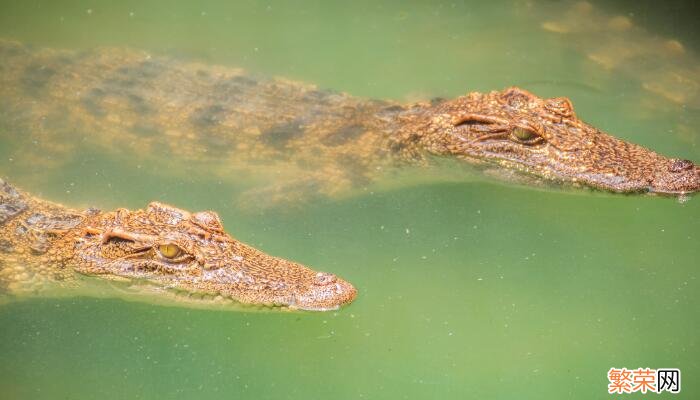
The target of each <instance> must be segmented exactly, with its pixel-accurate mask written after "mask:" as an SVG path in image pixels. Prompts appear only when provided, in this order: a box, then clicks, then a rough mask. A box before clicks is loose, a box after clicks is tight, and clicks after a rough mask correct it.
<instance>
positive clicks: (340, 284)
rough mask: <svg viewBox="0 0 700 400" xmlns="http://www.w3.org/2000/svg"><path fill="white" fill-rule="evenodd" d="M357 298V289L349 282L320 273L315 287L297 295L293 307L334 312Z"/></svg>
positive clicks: (316, 278)
mask: <svg viewBox="0 0 700 400" xmlns="http://www.w3.org/2000/svg"><path fill="white" fill-rule="evenodd" d="M355 296H357V289H355V287H354V286H352V285H351V284H350V283H349V282H347V281H345V280H343V279H340V278H338V277H337V276H335V275H333V274H329V273H326V272H319V273H317V274H316V277H315V278H314V283H313V285H311V286H310V287H308V288H306V289H305V290H304V291H303V292H302V293H299V294H296V295H295V298H294V300H295V301H294V304H293V305H291V306H292V307H294V308H298V309H301V310H312V311H325V310H333V309H337V308H339V307H340V306H342V305H345V304H347V303H350V302H351V301H353V300H354V299H355Z"/></svg>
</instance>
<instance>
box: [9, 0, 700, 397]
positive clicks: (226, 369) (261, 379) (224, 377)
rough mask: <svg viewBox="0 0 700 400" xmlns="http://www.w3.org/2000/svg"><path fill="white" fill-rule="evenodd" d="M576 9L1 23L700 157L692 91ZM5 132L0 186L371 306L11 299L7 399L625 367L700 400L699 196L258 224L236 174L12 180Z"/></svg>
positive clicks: (453, 198) (491, 200) (559, 201)
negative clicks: (584, 125)
mask: <svg viewBox="0 0 700 400" xmlns="http://www.w3.org/2000/svg"><path fill="white" fill-rule="evenodd" d="M567 7H573V6H567ZM567 7H563V6H556V7H555V6H554V5H551V4H550V3H548V2H545V3H542V4H540V3H534V4H530V3H527V2H496V3H494V4H482V3H481V2H475V3H474V4H461V3H460V4H452V3H450V2H444V3H435V2H431V3H430V4H422V3H416V4H403V3H399V2H397V3H391V2H374V1H372V2H369V1H367V2H352V3H336V4H330V3H327V2H304V3H300V4H287V3H285V2H265V3H257V2H240V3H236V4H229V2H208V3H204V4H202V5H192V4H189V3H188V2H177V3H173V2H151V3H149V4H147V5H144V4H141V2H130V1H127V2H121V3H120V4H111V3H110V2H103V1H90V2H83V1H73V2H62V3H61V4H58V2H41V1H40V2H33V3H31V4H30V3H25V4H21V5H20V4H12V5H9V4H4V5H3V6H2V9H3V10H2V13H0V36H2V37H8V38H14V39H17V40H21V41H23V42H25V43H29V44H33V45H36V46H48V47H59V48H72V49H82V48H92V47H95V46H128V47H132V48H139V49H146V50H149V51H152V52H155V53H158V54H167V55H171V56H172V57H179V58H183V59H196V60H199V61H203V62H207V63H217V64H224V65H231V66H241V67H245V68H247V69H249V70H252V71H256V72H258V73H261V74H266V75H280V76H286V77H291V78H294V79H299V80H304V81H308V82H314V83H317V84H318V85H319V86H321V87H327V88H333V89H338V90H343V91H347V92H350V93H352V94H355V95H358V96H367V97H379V98H392V99H398V100H406V99H417V98H426V97H432V96H449V97H452V96H456V95H460V94H463V93H465V92H467V91H470V90H493V89H501V88H504V87H507V86H510V85H518V86H522V87H524V88H526V89H529V90H532V91H534V92H535V93H537V94H539V95H541V96H562V95H564V96H568V97H570V98H571V99H572V100H573V102H574V105H575V107H576V111H577V113H578V115H579V116H580V117H582V118H583V119H585V120H586V121H588V122H590V123H592V124H594V125H595V126H597V127H599V128H601V129H603V130H605V131H608V132H610V133H612V134H614V135H616V136H619V137H622V138H625V139H627V140H630V141H633V142H636V143H639V144H642V145H645V146H648V147H651V148H654V149H655V150H658V151H659V152H661V153H664V154H667V155H673V156H676V157H679V158H688V159H691V160H695V161H700V147H698V141H699V140H700V136H699V135H698V134H697V133H696V132H697V131H696V130H695V128H694V127H696V126H697V122H699V121H700V114H699V112H698V107H696V105H695V103H694V102H693V101H694V100H693V99H695V97H693V93H689V92H687V91H681V94H682V95H683V96H684V97H683V99H684V100H683V101H680V102H679V101H677V99H678V96H675V97H674V96H672V95H664V93H678V90H680V89H677V88H675V89H674V86H672V85H671V86H662V87H663V88H664V90H663V91H659V90H650V89H649V86H648V85H647V87H646V88H645V85H644V83H645V82H646V83H648V82H651V81H654V80H653V79H651V78H649V77H650V76H653V73H654V71H657V70H658V65H656V64H654V65H649V66H648V67H645V65H644V63H643V62H642V63H639V62H637V63H632V64H630V63H629V62H628V63H621V64H619V65H616V66H614V67H612V68H611V67H609V66H605V65H603V64H601V63H600V62H597V61H595V60H592V59H591V57H590V55H591V54H599V53H600V52H601V51H602V50H604V49H605V48H604V46H603V47H601V46H602V45H603V44H604V43H602V44H601V41H600V40H599V39H596V40H592V39H590V37H591V35H592V34H591V35H588V36H587V35H586V32H583V33H580V32H579V33H576V32H573V33H570V34H569V35H570V36H561V35H562V34H561V33H557V32H553V31H552V30H547V29H543V26H542V24H543V23H545V22H547V21H552V20H555V21H563V20H564V18H563V17H561V15H563V13H565V12H566V10H567V9H570V8H567ZM594 7H598V6H595V5H594ZM652 11H653V10H652ZM652 11H650V12H652ZM596 12H600V13H601V14H602V15H608V16H609V17H610V18H612V17H615V16H616V15H618V14H620V15H627V13H626V12H625V9H624V8H623V9H615V8H612V7H609V8H606V9H600V8H599V7H598V8H596ZM638 19H644V18H639V17H638ZM631 21H632V23H633V24H637V22H636V20H635V19H634V18H631ZM634 26H635V27H638V28H639V29H640V30H641V31H634V32H635V37H636V38H638V39H639V41H638V42H639V43H637V45H639V46H642V48H643V49H644V48H647V49H648V51H649V52H652V53H653V52H654V51H658V48H657V47H655V46H657V45H658V42H655V41H653V40H651V38H653V37H655V34H654V32H651V31H649V29H651V27H646V26H641V25H634ZM598 35H600V33H598ZM625 35H626V34H625V33H624V32H623V33H619V34H618V36H619V37H623V38H625V37H626V36H625ZM644 35H646V36H644ZM599 37H600V36H595V38H599ZM667 39H669V40H671V39H677V38H673V37H668V38H667ZM678 40H681V39H678ZM685 40H686V42H684V46H683V49H684V52H683V53H682V55H680V56H678V58H675V59H673V58H669V59H668V60H666V62H667V64H664V68H665V71H676V74H677V75H681V76H686V75H684V74H685V73H686V72H683V71H687V70H688V69H689V68H694V67H696V66H697V57H696V55H695V53H694V50H693V48H695V47H697V45H698V43H692V42H690V43H689V42H687V40H688V39H687V38H686V39H685ZM642 54H645V53H644V52H642ZM638 57H639V58H637V59H636V60H642V61H644V60H647V59H650V56H648V55H647V56H644V55H642V56H638ZM650 79H651V80H650ZM654 82H656V81H654ZM686 86H688V85H686ZM655 87H658V85H657V86H655ZM688 87H690V86H688ZM682 90H686V89H682ZM674 99H675V100H674ZM0 127H1V128H2V130H1V131H0V171H1V173H2V175H3V176H4V177H5V178H7V179H8V180H10V181H11V182H13V183H15V184H16V185H18V186H20V187H22V188H24V189H25V190H27V191H30V192H32V193H34V194H37V195H41V196H42V197H44V198H47V199H51V200H54V201H59V202H62V203H65V204H69V205H72V206H76V207H78V206H86V205H97V206H100V207H102V208H105V209H109V208H113V207H118V206H123V207H129V208H140V207H143V206H145V205H146V204H147V203H148V202H149V201H151V200H159V201H163V202H168V203H172V204H176V205H178V206H180V207H182V208H187V209H190V210H202V209H213V210H216V211H218V212H219V214H220V215H221V217H222V219H223V221H224V224H225V226H226V228H227V230H228V231H229V232H231V233H232V234H233V235H234V236H235V237H237V238H239V239H241V240H243V241H245V242H247V243H249V244H251V245H254V246H256V247H258V248H260V249H262V250H264V251H266V252H268V253H271V254H274V255H277V256H282V257H285V258H289V259H293V260H296V261H299V262H302V263H305V264H307V265H311V266H313V267H315V268H317V269H322V270H326V271H333V272H334V273H337V274H338V275H340V276H342V277H344V278H347V279H348V280H350V281H351V282H353V283H354V284H355V285H356V287H357V288H358V290H359V296H358V298H357V300H356V301H355V302H354V303H353V304H352V305H350V306H349V307H347V308H344V309H342V310H340V311H338V312H329V313H284V312H277V313H270V312H262V313H261V312H219V311H206V310H190V309H185V308H176V307H162V306H153V305H150V304H145V303H139V302H126V301H122V300H116V299H93V298H85V297H78V298H68V299H59V300H55V299H34V300H27V301H22V302H14V303H10V304H5V305H3V306H2V307H0V326H1V327H2V328H0V354H2V361H0V393H2V395H1V396H0V397H3V398H13V399H41V398H47V399H54V398H57V397H59V398H63V397H65V398H96V397H99V398H105V399H107V398H115V399H121V398H148V399H151V398H192V397H195V396H196V397H197V398H223V397H227V398H250V399H263V398H275V399H278V398H288V399H297V398H299V399H301V398H330V397H333V398H337V399H345V398H355V399H357V398H379V399H384V398H386V399H393V398H397V399H399V398H504V399H505V398H523V397H524V398H577V399H579V398H580V399H590V398H603V397H606V396H608V395H607V383H608V382H607V378H606V372H607V370H608V369H609V368H611V367H627V368H637V367H651V368H660V367H676V368H680V369H681V370H682V374H683V387H682V390H683V391H682V393H681V395H680V396H678V397H679V398H695V397H697V396H698V395H700V392H699V391H698V389H697V385H696V382H697V379H696V377H697V376H698V375H699V374H700V363H699V362H698V360H700V349H698V345H699V343H698V334H697V332H698V329H699V328H700V315H699V314H698V309H700V295H699V293H700V290H698V289H699V288H698V285H700V282H699V280H698V272H697V271H698V269H697V267H698V259H700V250H699V247H698V245H697V243H698V240H699V239H700V203H698V199H696V198H693V199H691V200H690V201H688V202H686V203H684V204H680V203H679V202H677V201H676V200H674V199H666V198H652V197H637V196H616V195H609V194H602V193H591V192H577V193H570V192H567V191H555V190H532V189H527V188H522V187H513V186H509V185H503V184H501V183H493V182H488V181H481V180H477V181H473V180H472V181H469V182H464V183H440V182H435V183H432V184H422V185H417V186H412V187H405V188H398V189H392V190H377V191H373V192H366V193H360V194H358V195H357V196H355V197H351V198H347V199H342V200H330V199H329V200H319V201H317V202H315V203H313V204H306V205H304V206H303V207H298V208H295V209H293V210H286V209H268V210H261V211H257V212H250V211H249V210H243V209H241V207H239V204H238V203H237V202H236V201H235V199H236V198H237V196H238V194H239V192H240V190H241V188H240V187H237V186H236V180H235V179H231V180H229V181H222V180H220V179H212V180H206V179H200V178H197V179H193V178H191V177H188V176H182V175H180V176H177V175H172V174H170V175H169V174H168V173H167V171H163V169H164V167H163V164H161V163H158V164H151V163H149V162H147V161H144V160H131V162H124V160H122V159H118V158H115V157H113V156H112V155H110V154H104V153H95V152H82V153H80V154H78V155H77V156H75V157H74V158H73V159H71V160H70V162H68V163H65V164H61V166H60V167H59V168H52V167H50V166H45V165H43V164H35V165H28V164H26V163H21V162H18V161H21V158H22V154H21V153H18V152H17V151H16V149H15V148H14V147H13V144H14V142H13V136H12V134H13V132H12V131H11V129H12V125H11V124H7V123H0ZM53 156H55V157H58V156H59V155H58V154H55V155H54V154H50V153H49V154H46V157H47V159H50V158H51V157H53ZM169 162H170V163H172V164H173V165H174V166H177V165H178V160H170V161H169ZM46 165H51V164H50V163H47V164H46Z"/></svg>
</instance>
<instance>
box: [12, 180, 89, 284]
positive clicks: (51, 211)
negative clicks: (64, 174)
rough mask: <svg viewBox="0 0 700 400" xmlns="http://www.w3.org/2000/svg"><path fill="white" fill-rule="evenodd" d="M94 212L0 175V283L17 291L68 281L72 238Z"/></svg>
mask: <svg viewBox="0 0 700 400" xmlns="http://www.w3.org/2000/svg"><path fill="white" fill-rule="evenodd" d="M95 213H96V211H93V210H90V211H87V212H77V211H74V210H71V209H69V208H66V207H63V206H61V205H59V204H55V203H51V202H48V201H43V200H40V199H37V198H34V197H31V196H28V195H26V194H24V193H22V192H21V191H19V190H17V189H15V188H14V187H12V186H10V185H9V184H8V183H7V182H4V181H2V180H1V179H0V238H2V239H0V267H1V268H0V288H2V289H4V291H6V292H9V293H13V294H21V293H31V292H38V291H42V290H44V289H46V286H49V285H51V284H52V283H55V282H61V283H65V284H68V285H70V284H71V282H73V281H74V279H75V273H74V271H73V269H72V268H71V266H70V265H71V259H72V257H73V246H72V244H71V240H72V238H73V237H74V236H75V234H76V232H79V231H80V230H81V228H82V226H83V223H84V221H85V219H86V217H87V216H88V215H89V214H95Z"/></svg>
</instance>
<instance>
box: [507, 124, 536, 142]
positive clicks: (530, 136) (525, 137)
mask: <svg viewBox="0 0 700 400" xmlns="http://www.w3.org/2000/svg"><path fill="white" fill-rule="evenodd" d="M511 136H512V137H513V139H514V140H515V141H516V142H519V143H523V144H537V143H540V142H542V141H543V140H544V138H542V136H540V135H538V134H537V133H535V132H533V131H531V130H529V129H525V128H521V127H515V128H513V130H512V131H511Z"/></svg>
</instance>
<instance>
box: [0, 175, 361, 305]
mask: <svg viewBox="0 0 700 400" xmlns="http://www.w3.org/2000/svg"><path fill="white" fill-rule="evenodd" d="M86 277H92V278H96V279H99V280H109V281H116V282H119V283H126V284H129V285H130V290H132V291H134V288H136V289H139V288H143V290H144V292H147V293H149V294H153V295H155V296H160V297H162V298H163V299H168V300H177V301H179V303H180V304H182V303H184V304H185V305H189V304H191V305H195V306H197V305H202V304H204V303H207V304H209V303H211V304H226V303H233V302H235V304H249V305H256V306H266V307H274V308H286V309H298V310H317V311H324V310H333V309H337V308H339V307H340V306H342V305H344V304H347V303H349V302H351V301H352V300H353V299H354V298H355V295H356V293H357V292H356V290H355V288H354V287H353V286H352V285H351V284H350V283H348V282H346V281H345V280H343V279H341V278H339V277H337V276H335V275H333V274H329V273H325V272H316V271H314V270H312V269H310V268H308V267H306V266H304V265H301V264H298V263H295V262H292V261H287V260H284V259H281V258H276V257H272V256H270V255H267V254H265V253H263V252H262V251H259V250H257V249H255V248H253V247H251V246H248V245H246V244H244V243H241V242H240V241H238V240H236V239H234V238H233V237H231V236H230V235H228V234H227V233H226V232H225V231H224V228H223V225H222V223H221V220H220V219H219V216H218V215H217V214H216V213H214V212H212V211H201V212H196V213H190V212H187V211H185V210H181V209H178V208H176V207H173V206H169V205H167V204H163V203H159V202H152V203H150V204H149V205H148V206H147V207H146V208H145V209H143V210H134V211H130V210H127V209H124V208H120V209H117V210H115V211H110V212H102V211H100V210H98V209H95V208H89V209H87V210H83V211H77V210H73V209H70V208H67V207H65V206H63V205H60V204H55V203H52V202H48V201H45V200H42V199H39V198H36V197H33V196H30V195H28V194H26V193H24V192H22V191H21V190H18V189H17V188H15V187H14V186H12V185H10V184H9V183H7V182H5V181H3V180H0V292H2V293H5V294H6V295H8V294H9V295H11V296H22V295H31V294H39V295H41V294H42V292H43V291H50V289H55V287H59V289H65V288H71V287H74V288H79V287H80V286H81V285H82V286H84V285H86V284H89V283H85V279H84V278H86ZM75 293H83V292H75Z"/></svg>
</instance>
